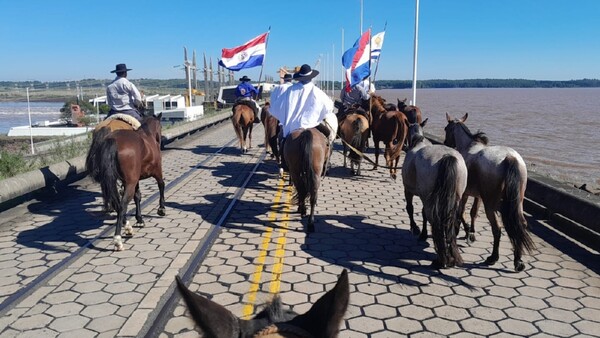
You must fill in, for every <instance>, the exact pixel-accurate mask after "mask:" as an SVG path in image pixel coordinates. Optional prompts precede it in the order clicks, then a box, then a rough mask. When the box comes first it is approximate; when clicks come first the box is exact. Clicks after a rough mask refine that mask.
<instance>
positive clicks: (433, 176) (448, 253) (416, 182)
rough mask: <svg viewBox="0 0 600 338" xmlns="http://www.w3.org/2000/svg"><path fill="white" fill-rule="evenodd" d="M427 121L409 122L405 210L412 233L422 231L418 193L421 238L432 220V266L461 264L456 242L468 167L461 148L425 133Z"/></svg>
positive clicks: (405, 167) (404, 169)
mask: <svg viewBox="0 0 600 338" xmlns="http://www.w3.org/2000/svg"><path fill="white" fill-rule="evenodd" d="M427 120H428V119H425V121H423V122H422V123H421V124H418V123H413V124H410V125H408V129H409V132H408V133H409V136H408V143H409V150H408V152H407V153H406V156H405V158H404V164H403V165H402V182H403V184H404V197H405V199H406V211H407V212H408V217H409V219H410V228H411V230H412V232H413V234H415V235H417V234H419V228H418V227H417V224H416V223H415V221H414V218H413V212H414V209H413V205H412V200H413V197H414V196H415V195H416V196H419V197H420V198H421V201H422V202H423V230H422V231H421V233H420V236H419V240H426V239H427V221H429V222H431V229H432V231H431V232H432V237H433V243H434V247H435V251H436V252H437V258H436V259H435V260H434V261H433V264H432V265H434V266H437V267H441V268H445V267H451V266H454V265H458V266H460V265H462V263H463V261H462V257H461V256H460V252H459V251H458V246H457V244H456V233H457V232H458V229H459V228H460V220H459V219H460V216H459V215H460V212H461V211H462V210H461V209H460V202H461V198H462V196H463V193H464V191H465V189H466V187H467V166H466V164H465V161H464V160H463V158H462V156H461V155H460V153H459V152H458V151H456V150H454V149H452V148H450V147H447V146H444V145H440V144H437V145H433V144H432V143H431V142H430V141H429V140H427V139H426V138H425V137H424V136H423V127H424V126H425V125H426V124H427ZM406 123H408V122H406Z"/></svg>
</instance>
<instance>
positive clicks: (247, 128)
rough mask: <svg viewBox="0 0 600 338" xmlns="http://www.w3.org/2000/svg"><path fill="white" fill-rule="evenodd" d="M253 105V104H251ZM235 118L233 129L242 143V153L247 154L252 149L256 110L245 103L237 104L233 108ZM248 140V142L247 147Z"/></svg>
mask: <svg viewBox="0 0 600 338" xmlns="http://www.w3.org/2000/svg"><path fill="white" fill-rule="evenodd" d="M249 104H251V103H249ZM232 110H233V116H232V117H231V122H232V123H233V129H234V130H235V134H236V135H237V138H238V141H239V142H240V149H241V150H242V153H247V152H248V149H249V148H252V127H253V126H254V110H253V108H252V107H250V106H249V105H248V104H246V103H245V102H243V101H241V102H238V103H236V104H235V105H234V106H233V108H232ZM246 139H247V140H248V143H247V146H246Z"/></svg>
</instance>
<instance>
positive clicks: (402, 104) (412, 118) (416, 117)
mask: <svg viewBox="0 0 600 338" xmlns="http://www.w3.org/2000/svg"><path fill="white" fill-rule="evenodd" d="M396 100H397V101H398V110H399V111H401V112H402V113H403V114H404V115H406V118H408V122H409V123H421V122H423V118H422V117H421V108H419V107H417V106H413V105H407V104H406V100H407V99H404V100H402V101H400V99H396Z"/></svg>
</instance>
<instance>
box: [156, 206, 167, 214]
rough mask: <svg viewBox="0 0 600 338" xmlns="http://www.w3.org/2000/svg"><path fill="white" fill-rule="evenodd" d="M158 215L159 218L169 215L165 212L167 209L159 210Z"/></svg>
mask: <svg viewBox="0 0 600 338" xmlns="http://www.w3.org/2000/svg"><path fill="white" fill-rule="evenodd" d="M156 213H157V214H158V216H165V215H167V213H166V212H165V208H158V211H157V212H156Z"/></svg>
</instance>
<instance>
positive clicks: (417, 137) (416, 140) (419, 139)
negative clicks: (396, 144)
mask: <svg viewBox="0 0 600 338" xmlns="http://www.w3.org/2000/svg"><path fill="white" fill-rule="evenodd" d="M424 140H425V136H423V135H419V134H414V135H412V137H411V138H410V143H409V144H411V145H412V147H414V146H415V144H417V143H420V142H423V141H424ZM412 147H411V148H412Z"/></svg>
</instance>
